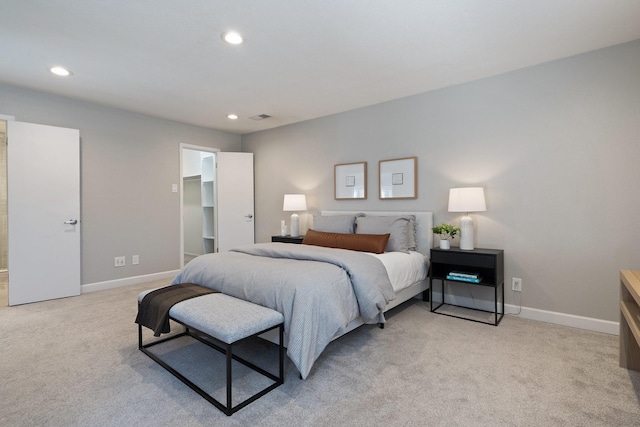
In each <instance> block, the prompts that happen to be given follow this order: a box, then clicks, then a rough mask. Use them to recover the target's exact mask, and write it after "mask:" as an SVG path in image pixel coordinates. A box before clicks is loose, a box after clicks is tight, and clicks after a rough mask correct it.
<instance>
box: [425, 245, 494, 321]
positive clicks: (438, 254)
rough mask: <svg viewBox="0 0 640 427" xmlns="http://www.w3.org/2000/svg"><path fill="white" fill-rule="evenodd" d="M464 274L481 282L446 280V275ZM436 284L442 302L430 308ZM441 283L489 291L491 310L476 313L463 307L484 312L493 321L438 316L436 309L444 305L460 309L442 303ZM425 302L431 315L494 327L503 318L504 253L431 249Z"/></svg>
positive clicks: (443, 300)
mask: <svg viewBox="0 0 640 427" xmlns="http://www.w3.org/2000/svg"><path fill="white" fill-rule="evenodd" d="M452 271H456V272H464V273H469V274H470V275H475V274H477V275H479V276H481V280H480V282H478V283H470V282H466V281H462V280H452V279H448V278H447V276H448V275H449V274H450V273H451V272H452ZM434 280H438V281H440V284H441V286H440V291H441V294H442V302H441V303H440V304H439V305H438V306H436V307H434V302H433V281H434ZM445 283H446V284H447V285H448V286H455V285H458V284H460V283H465V284H467V285H469V286H484V287H489V288H493V297H494V310H493V311H487V310H480V309H475V308H468V307H464V308H467V309H469V310H476V311H484V312H487V313H493V315H494V322H484V321H482V320H476V319H471V318H468V317H462V316H456V315H454V314H450V313H441V312H438V311H437V310H438V309H439V308H440V307H442V306H444V305H448V306H454V307H460V306H457V305H455V304H449V303H447V302H446V301H445V292H444V291H445ZM498 288H500V296H501V299H500V301H501V305H502V311H501V312H498ZM429 300H430V301H431V302H430V308H431V312H433V313H437V314H443V315H445V316H451V317H458V318H460V319H466V320H471V321H474V322H479V323H486V324H489V325H495V326H498V324H499V323H500V321H501V320H502V317H504V251H503V250H502V249H479V248H477V249H474V250H470V251H465V250H461V249H459V248H451V249H437V248H434V249H431V273H430V274H429Z"/></svg>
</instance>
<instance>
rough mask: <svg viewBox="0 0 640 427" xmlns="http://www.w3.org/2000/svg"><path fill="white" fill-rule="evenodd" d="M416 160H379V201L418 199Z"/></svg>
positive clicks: (405, 158) (413, 158) (406, 158)
mask: <svg viewBox="0 0 640 427" xmlns="http://www.w3.org/2000/svg"><path fill="white" fill-rule="evenodd" d="M417 170H418V158H417V157H415V156H414V157H404V158H400V159H389V160H380V161H379V162H378V184H379V187H378V188H379V189H380V194H379V198H380V199H384V200H386V199H416V198H417V197H418V174H417Z"/></svg>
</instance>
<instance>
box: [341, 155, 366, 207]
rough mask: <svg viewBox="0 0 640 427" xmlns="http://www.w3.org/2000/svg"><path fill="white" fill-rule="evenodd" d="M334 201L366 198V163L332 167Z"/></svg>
mask: <svg viewBox="0 0 640 427" xmlns="http://www.w3.org/2000/svg"><path fill="white" fill-rule="evenodd" d="M333 182H334V197H335V199H336V200H346V199H366V198H367V162H359V163H343V164H340V165H335V166H334V167H333Z"/></svg>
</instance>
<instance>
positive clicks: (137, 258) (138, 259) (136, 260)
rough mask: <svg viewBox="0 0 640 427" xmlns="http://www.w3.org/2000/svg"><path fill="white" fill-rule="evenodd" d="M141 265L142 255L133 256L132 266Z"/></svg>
mask: <svg viewBox="0 0 640 427" xmlns="http://www.w3.org/2000/svg"><path fill="white" fill-rule="evenodd" d="M138 264H140V255H132V256H131V265H138Z"/></svg>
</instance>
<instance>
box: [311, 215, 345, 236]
mask: <svg viewBox="0 0 640 427" xmlns="http://www.w3.org/2000/svg"><path fill="white" fill-rule="evenodd" d="M355 223H356V215H314V216H313V227H312V228H313V230H315V231H322V232H325V233H349V234H353V233H354V232H355Z"/></svg>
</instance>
